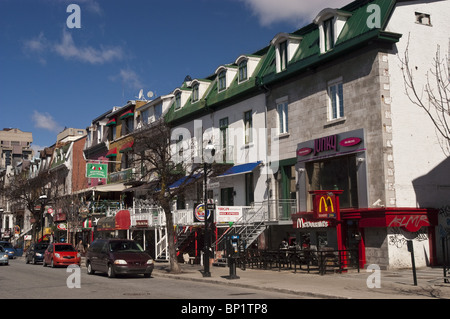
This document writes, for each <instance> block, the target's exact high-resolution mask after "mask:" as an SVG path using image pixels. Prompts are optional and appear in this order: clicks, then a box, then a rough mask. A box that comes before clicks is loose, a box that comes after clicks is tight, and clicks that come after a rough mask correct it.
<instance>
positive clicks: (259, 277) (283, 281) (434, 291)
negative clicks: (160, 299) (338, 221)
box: [152, 263, 450, 299]
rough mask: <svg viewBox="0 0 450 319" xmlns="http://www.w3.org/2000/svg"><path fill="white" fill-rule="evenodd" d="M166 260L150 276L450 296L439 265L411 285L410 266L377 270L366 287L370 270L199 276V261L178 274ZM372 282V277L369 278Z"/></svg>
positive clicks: (310, 292)
mask: <svg viewBox="0 0 450 319" xmlns="http://www.w3.org/2000/svg"><path fill="white" fill-rule="evenodd" d="M168 267H169V265H168V263H156V264H155V269H154V271H153V274H152V276H154V277H167V278H172V279H179V280H186V281H196V282H199V281H200V282H207V283H212V284H219V285H235V286H238V287H242V288H256V289H264V290H266V291H276V292H283V293H288V294H292V295H293V297H294V296H296V297H304V298H328V299H330V298H333V299H336V298H339V299H436V298H439V299H450V284H446V283H444V280H443V270H442V268H426V269H418V270H417V283H418V285H417V286H414V284H413V283H414V280H413V273H412V270H381V273H380V274H381V278H380V284H381V287H380V288H369V287H368V286H367V279H368V278H369V276H370V275H372V274H373V272H367V271H366V269H361V271H360V272H359V273H358V272H357V271H356V270H355V271H353V270H352V271H349V272H348V273H343V274H338V273H337V274H332V273H329V274H326V275H323V276H320V275H319V274H317V273H309V274H308V273H307V272H306V271H298V270H297V273H294V270H289V269H286V270H283V269H282V270H281V271H278V269H277V268H273V269H267V270H264V269H256V268H255V269H251V268H250V269H246V270H241V269H240V268H237V270H236V275H237V276H238V277H239V279H228V278H227V277H228V276H229V268H228V267H215V266H212V267H210V272H211V277H203V275H202V271H203V267H202V266H200V265H189V264H181V267H182V270H183V272H182V273H181V274H170V273H168V271H167V270H168ZM371 282H374V281H371Z"/></svg>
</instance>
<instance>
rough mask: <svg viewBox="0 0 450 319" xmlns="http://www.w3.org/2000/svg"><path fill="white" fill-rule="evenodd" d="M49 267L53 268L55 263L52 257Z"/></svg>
mask: <svg viewBox="0 0 450 319" xmlns="http://www.w3.org/2000/svg"><path fill="white" fill-rule="evenodd" d="M50 267H52V268H55V264H54V263H53V259H52V260H51V261H50Z"/></svg>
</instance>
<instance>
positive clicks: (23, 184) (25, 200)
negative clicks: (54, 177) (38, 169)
mask: <svg viewBox="0 0 450 319" xmlns="http://www.w3.org/2000/svg"><path fill="white" fill-rule="evenodd" d="M8 179H9V182H8V185H5V188H4V189H3V194H4V196H5V198H6V200H8V201H10V202H11V203H13V204H16V205H21V206H24V207H26V208H27V209H28V210H29V211H30V212H31V216H32V218H33V219H34V223H33V224H32V234H33V238H35V239H36V238H37V237H36V235H37V233H36V230H37V226H38V225H40V223H41V220H42V217H43V214H44V209H43V208H42V207H41V209H39V210H37V209H36V207H37V206H40V205H41V199H40V197H41V196H42V195H47V194H46V193H45V192H46V191H45V189H46V186H47V185H48V184H49V182H50V177H49V174H48V173H47V172H43V173H40V174H39V175H38V176H36V177H34V178H29V176H28V171H27V170H23V171H16V172H15V173H14V174H11V175H9V176H8ZM41 227H42V225H41Z"/></svg>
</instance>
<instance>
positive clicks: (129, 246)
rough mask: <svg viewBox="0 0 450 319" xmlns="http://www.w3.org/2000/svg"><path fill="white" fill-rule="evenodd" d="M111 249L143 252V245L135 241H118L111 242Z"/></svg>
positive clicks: (114, 250)
mask: <svg viewBox="0 0 450 319" xmlns="http://www.w3.org/2000/svg"><path fill="white" fill-rule="evenodd" d="M109 250H110V251H113V252H143V251H144V250H143V249H142V247H141V246H140V245H139V244H138V243H135V242H133V241H117V242H111V243H110V244H109Z"/></svg>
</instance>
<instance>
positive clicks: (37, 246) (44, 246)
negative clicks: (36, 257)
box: [34, 244, 48, 250]
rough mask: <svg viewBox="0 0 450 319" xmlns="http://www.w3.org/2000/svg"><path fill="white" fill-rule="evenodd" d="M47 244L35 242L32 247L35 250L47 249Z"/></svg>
mask: <svg viewBox="0 0 450 319" xmlns="http://www.w3.org/2000/svg"><path fill="white" fill-rule="evenodd" d="M47 247H48V245H47V244H37V245H36V246H34V249H36V250H45V249H47Z"/></svg>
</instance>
